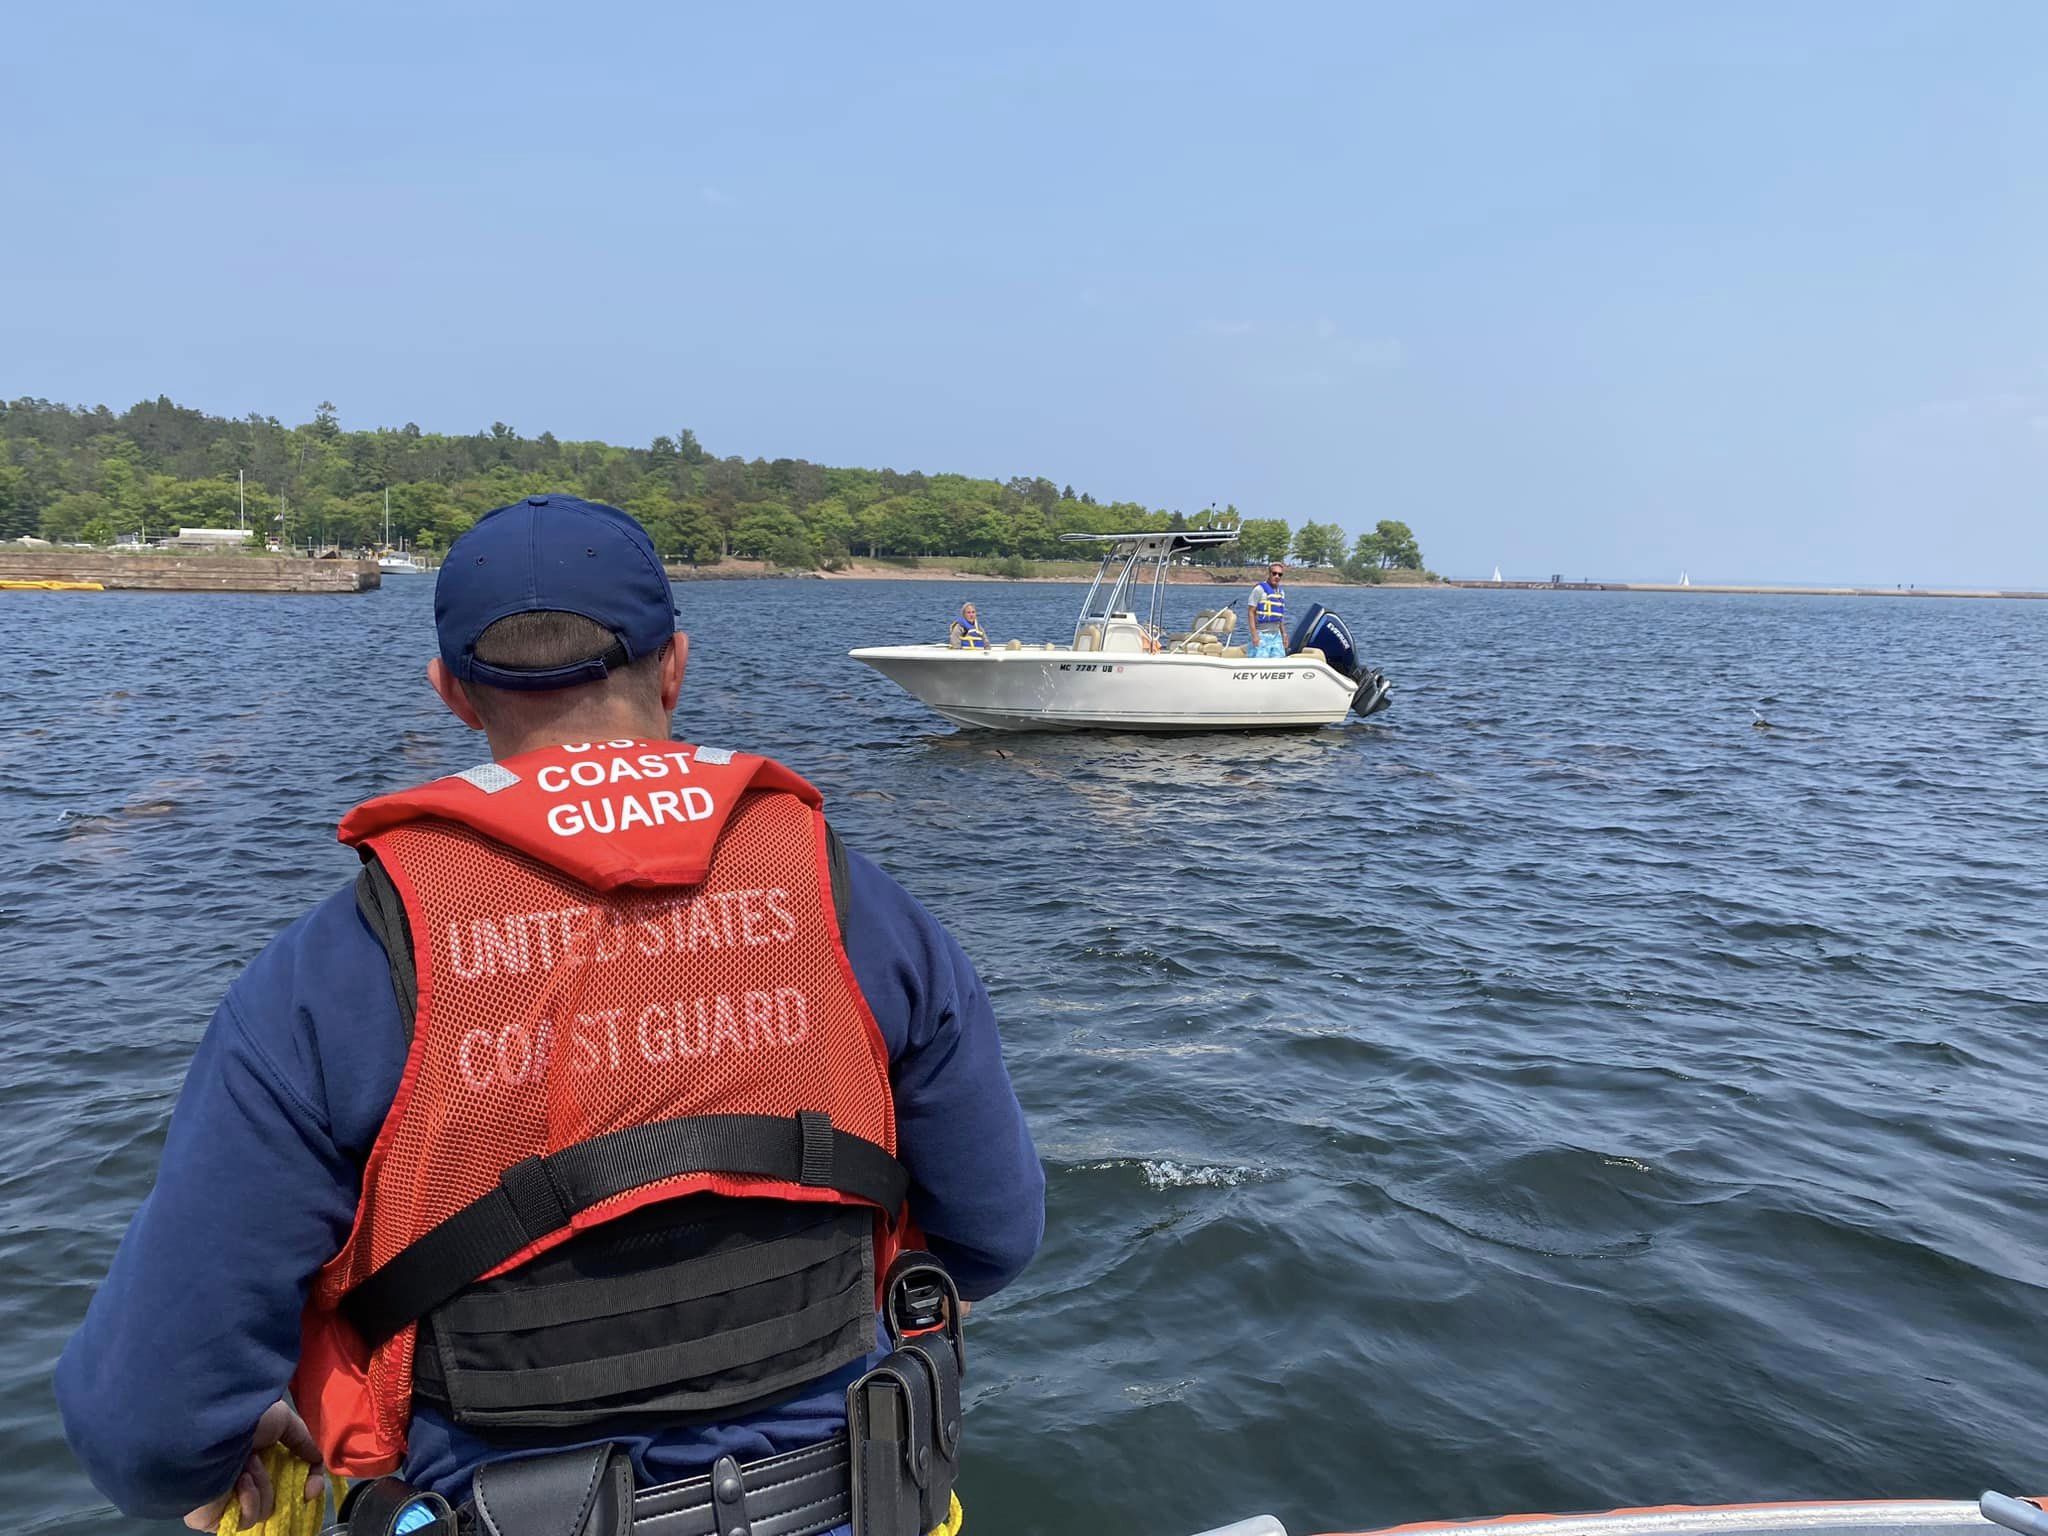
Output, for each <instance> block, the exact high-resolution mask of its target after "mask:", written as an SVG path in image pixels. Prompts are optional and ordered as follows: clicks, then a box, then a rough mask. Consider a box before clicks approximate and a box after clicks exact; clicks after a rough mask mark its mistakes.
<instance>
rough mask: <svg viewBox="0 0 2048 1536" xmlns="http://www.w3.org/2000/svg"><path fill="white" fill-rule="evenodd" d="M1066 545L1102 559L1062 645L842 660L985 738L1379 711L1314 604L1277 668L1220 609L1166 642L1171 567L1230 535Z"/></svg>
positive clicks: (1198, 727)
mask: <svg viewBox="0 0 2048 1536" xmlns="http://www.w3.org/2000/svg"><path fill="white" fill-rule="evenodd" d="M1062 537H1063V538H1064V539H1066V540H1067V541H1068V542H1071V543H1091V544H1100V545H1102V546H1103V556H1102V564H1101V566H1100V567H1099V568H1098V569H1097V571H1096V573H1095V582H1094V584H1093V585H1092V586H1090V587H1089V589H1088V596H1087V597H1086V598H1085V599H1083V600H1082V603H1081V612H1080V616H1079V617H1078V618H1077V619H1075V621H1074V632H1073V635H1072V636H1071V637H1070V638H1069V639H1067V640H1066V641H1064V642H1053V643H1047V644H1043V645H1027V644H1025V643H1024V642H1022V641H1018V640H1012V641H1009V642H1008V643H1007V644H1004V645H1000V646H995V647H992V648H990V649H987V650H968V649H962V648H957V647H955V646H951V645H945V644H929V645H870V646H863V647H861V648H860V649H858V650H855V651H852V652H850V653H849V654H851V655H852V657H853V659H854V660H855V661H860V662H865V663H866V664H867V665H868V666H871V667H873V668H874V669H875V670H876V671H877V672H879V673H881V674H882V675H883V676H884V677H886V678H888V679H889V680H890V681H891V682H893V683H895V684H896V685H897V686H898V687H900V688H902V689H903V690H904V691H906V692H908V693H910V694H913V695H914V696H915V697H916V698H917V699H918V700H919V702H921V703H923V704H924V705H925V706H927V707H928V708H930V709H932V710H934V711H936V712H937V713H939V714H941V715H943V716H945V717H946V718H947V719H948V720H951V721H952V722H954V723H955V724H956V725H964V726H970V727H977V728H980V729H984V730H994V731H1046V730H1053V731H1061V730H1068V731H1070V730H1110V731H1244V730H1299V729H1304V728H1310V727H1315V726H1322V725H1334V724H1336V722H1338V721H1339V720H1342V719H1343V718H1344V717H1345V716H1347V715H1349V714H1352V713H1357V714H1360V715H1370V714H1373V713H1375V712H1377V711H1379V710H1382V709H1384V708H1386V706H1387V703H1388V695H1389V693H1390V691H1391V685H1390V684H1389V683H1388V682H1387V679H1386V677H1385V676H1384V675H1383V674H1381V673H1379V672H1377V671H1375V670H1374V669H1372V668H1371V667H1368V666H1366V665H1365V664H1364V662H1362V661H1361V660H1359V658H1358V653H1357V648H1356V647H1355V646H1354V645H1353V644H1352V640H1351V633H1350V631H1349V630H1348V629H1346V628H1345V626H1344V621H1343V620H1342V619H1340V618H1338V617H1337V615H1336V614H1334V613H1332V612H1330V611H1329V610H1328V609H1327V608H1325V607H1323V606H1322V605H1321V604H1316V605H1315V606H1313V607H1311V608H1310V609H1309V611H1308V612H1307V613H1306V614H1305V615H1304V616H1303V617H1302V619H1301V621H1300V622H1299V623H1298V624H1296V625H1295V628H1294V632H1293V635H1292V636H1291V637H1290V639H1289V641H1288V644H1287V650H1286V654H1285V655H1283V656H1275V657H1259V656H1252V655H1248V654H1247V652H1246V648H1245V647H1244V646H1242V645H1234V644H1232V643H1231V642H1232V639H1233V636H1234V634H1235V631H1236V628H1237V615H1236V613H1235V612H1234V611H1233V610H1231V609H1230V608H1229V607H1227V606H1226V607H1223V608H1219V609H1216V610H1214V611H1212V612H1208V613H1203V614H1200V615H1198V616H1197V618H1196V620H1195V622H1194V623H1193V625H1191V626H1190V628H1188V629H1187V630H1185V631H1181V632H1179V633H1169V632H1167V631H1166V630H1164V629H1162V627H1161V625H1160V611H1161V608H1162V607H1163V605H1164V603H1165V597H1166V591H1167V585H1168V583H1167V580H1166V575H1167V570H1168V568H1169V566H1170V565H1171V564H1172V562H1173V560H1174V559H1175V558H1176V557H1177V556H1179V555H1181V554H1183V553H1184V552H1186V551H1187V550H1190V549H1198V548H1204V547H1207V546H1210V545H1215V544H1227V543H1231V542H1233V541H1235V540H1236V538H1237V530H1235V529H1232V528H1217V529H1191V530H1186V531H1182V532H1177V533H1109V534H1075V533H1070V534H1065V535H1063V536H1062ZM1148 587H1149V589H1150V591H1149V595H1148V593H1147V590H1146V589H1147V588H1148ZM1141 602H1144V603H1145V604H1146V615H1145V617H1144V618H1142V619H1141V618H1140V617H1139V614H1138V608H1139V605H1140V603H1141Z"/></svg>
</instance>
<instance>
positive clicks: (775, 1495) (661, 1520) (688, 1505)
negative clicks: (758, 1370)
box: [327, 1253, 964, 1536]
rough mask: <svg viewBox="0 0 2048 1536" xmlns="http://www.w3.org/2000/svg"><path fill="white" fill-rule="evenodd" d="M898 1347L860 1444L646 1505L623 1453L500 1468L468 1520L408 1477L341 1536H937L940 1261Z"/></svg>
mask: <svg viewBox="0 0 2048 1536" xmlns="http://www.w3.org/2000/svg"><path fill="white" fill-rule="evenodd" d="M882 1290H883V1314H882V1315H883V1318H884V1323H885V1326H886V1327H887V1329H888V1334H889V1340H890V1343H891V1344H893V1345H894V1346H895V1347H894V1348H893V1349H892V1350H891V1351H890V1352H889V1353H888V1354H887V1355H885V1356H883V1358H882V1359H881V1361H880V1362H878V1363H877V1364H876V1365H875V1367H874V1368H873V1369H872V1370H870V1371H868V1372H867V1373H866V1374H865V1375H864V1376H862V1377H861V1378H860V1379H859V1380H858V1381H856V1382H855V1383H854V1384H853V1385H852V1386H851V1387H849V1388H848V1389H847V1393H846V1409H847V1414H846V1417H847V1433H846V1434H841V1435H834V1436H833V1437H832V1438H831V1439H829V1440H821V1441H819V1442H818V1443H817V1444H816V1445H808V1446H805V1447H804V1448H803V1449H802V1450H797V1451H786V1452H784V1453H783V1454H781V1455H779V1456H767V1457H763V1458H762V1459H760V1460H758V1461H750V1462H746V1463H744V1464H742V1463H740V1462H737V1461H735V1460H734V1459H733V1458H732V1457H730V1456H721V1457H719V1458H718V1460H717V1461H715V1462H713V1463H712V1466H711V1470H710V1472H708V1473H707V1474H705V1475H703V1476H701V1477H691V1478H685V1479H683V1480H682V1481H680V1482H674V1483H662V1484H659V1485H658V1486H655V1487H652V1488H643V1489H640V1490H639V1491H637V1492H636V1491H635V1490H634V1487H633V1464H632V1460H631V1458H630V1457H628V1456H627V1454H626V1453H625V1452H624V1451H622V1450H620V1449H619V1447H617V1446H616V1445H609V1444H607V1445H592V1446H584V1447H582V1448H580V1449H577V1450H571V1451H554V1452H550V1453H548V1454H546V1455H540V1456H524V1457H517V1458H514V1459H511V1460H506V1461H494V1462H489V1463H486V1464H485V1465H484V1466H482V1467H480V1468H478V1469H477V1473H476V1476H475V1478H474V1480H473V1481H472V1483H471V1497H470V1500H469V1502H468V1503H467V1504H465V1505H463V1506H462V1508H461V1509H460V1510H456V1509H453V1508H451V1507H450V1506H449V1504H448V1502H447V1500H445V1499H443V1498H442V1497H440V1495H438V1494H434V1493H422V1492H420V1491H419V1490H417V1489H415V1488H412V1487H409V1486H408V1485H407V1484H405V1483H403V1482H401V1481H400V1480H398V1479H397V1478H395V1477H380V1478H376V1479H373V1480H370V1481H367V1482H362V1483H358V1484H357V1485H356V1486H355V1487H354V1488H352V1489H350V1490H349V1496H348V1498H347V1500H346V1501H345V1502H344V1503H343V1505H342V1509H341V1522H340V1524H339V1525H337V1526H335V1527H332V1528H331V1529H330V1531H329V1532H328V1533H327V1536H819V1533H820V1532H823V1531H829V1530H831V1529H832V1528H833V1527H834V1526H839V1525H845V1524H848V1523H849V1522H851V1524H852V1526H853V1529H854V1532H855V1536H924V1533H926V1532H929V1531H933V1530H934V1529H936V1528H937V1527H939V1526H941V1525H944V1524H946V1523H947V1522H948V1519H949V1516H950V1514H951V1511H952V1509H953V1506H954V1498H953V1483H954V1480H955V1478H956V1477H957V1476H958V1473H959V1470H960V1372H961V1366H962V1364H963V1363H964V1353H963V1351H962V1348H961V1342H960V1293H959V1292H958V1291H957V1290H956V1289H955V1288H954V1286H953V1281H952V1277H951V1276H949V1275H947V1273H946V1272H945V1270H944V1269H943V1268H942V1267H941V1266H940V1265H939V1263H938V1261H937V1260H936V1259H934V1258H932V1257H931V1255H930V1254H924V1253H909V1254H903V1255H901V1256H899V1257H898V1258H897V1260H896V1262H895V1263H894V1264H892V1265H891V1266H890V1267H889V1274H888V1277H887V1278H886V1279H885V1281H884V1282H883V1287H882Z"/></svg>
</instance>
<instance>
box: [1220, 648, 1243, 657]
mask: <svg viewBox="0 0 2048 1536" xmlns="http://www.w3.org/2000/svg"><path fill="white" fill-rule="evenodd" d="M1223 654H1224V655H1226V656H1242V655H1244V647H1243V646H1241V645H1226V646H1225V647H1223Z"/></svg>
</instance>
